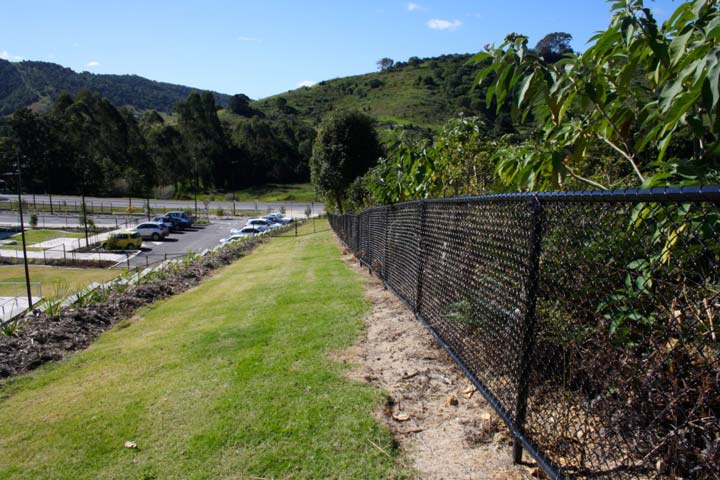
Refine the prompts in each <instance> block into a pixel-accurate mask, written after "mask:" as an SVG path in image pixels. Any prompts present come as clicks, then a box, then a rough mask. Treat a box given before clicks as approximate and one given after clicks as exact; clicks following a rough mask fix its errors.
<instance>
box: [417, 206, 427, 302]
mask: <svg viewBox="0 0 720 480" xmlns="http://www.w3.org/2000/svg"><path fill="white" fill-rule="evenodd" d="M418 210H419V212H418V213H419V214H420V230H419V233H418V236H419V237H420V238H418V243H417V247H418V252H417V254H418V262H419V264H418V271H417V279H416V287H415V313H419V312H420V302H421V301H422V286H423V282H422V277H423V270H424V269H425V217H426V210H427V207H426V203H425V200H420V207H419V209H418Z"/></svg>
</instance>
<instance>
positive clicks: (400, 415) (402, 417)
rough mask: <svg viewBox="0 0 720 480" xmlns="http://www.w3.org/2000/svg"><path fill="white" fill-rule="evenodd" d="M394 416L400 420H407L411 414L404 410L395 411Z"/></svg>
mask: <svg viewBox="0 0 720 480" xmlns="http://www.w3.org/2000/svg"><path fill="white" fill-rule="evenodd" d="M392 417H393V419H394V420H396V421H398V422H407V421H408V420H410V415H408V414H407V413H404V412H395V413H393V416H392Z"/></svg>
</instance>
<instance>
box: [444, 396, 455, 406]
mask: <svg viewBox="0 0 720 480" xmlns="http://www.w3.org/2000/svg"><path fill="white" fill-rule="evenodd" d="M445 405H448V406H451V407H457V405H458V399H457V397H456V396H455V395H450V396H449V397H448V399H447V400H446V401H445Z"/></svg>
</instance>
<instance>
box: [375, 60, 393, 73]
mask: <svg viewBox="0 0 720 480" xmlns="http://www.w3.org/2000/svg"><path fill="white" fill-rule="evenodd" d="M394 64H395V60H393V59H392V58H387V57H385V58H381V59H380V60H378V61H377V67H378V70H380V71H381V72H384V71H386V70H389V69H391V68H392V66H393V65H394Z"/></svg>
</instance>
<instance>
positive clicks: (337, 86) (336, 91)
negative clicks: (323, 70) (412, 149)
mask: <svg viewBox="0 0 720 480" xmlns="http://www.w3.org/2000/svg"><path fill="white" fill-rule="evenodd" d="M470 57H471V55H461V54H457V55H444V56H441V57H434V58H426V59H418V58H416V57H413V58H411V59H410V60H408V62H399V63H396V64H395V65H394V66H393V67H391V68H389V69H387V70H385V71H382V72H375V73H368V74H364V75H356V76H352V77H344V78H337V79H334V80H326V81H323V82H320V83H318V84H316V85H314V86H312V87H302V88H299V89H297V90H292V91H289V92H287V93H283V94H280V95H275V96H272V97H268V98H264V99H262V100H258V101H255V102H253V103H251V106H252V107H253V108H256V109H259V110H261V111H263V112H264V113H266V114H285V115H294V116H296V117H298V118H299V119H301V120H303V121H305V122H307V123H309V124H312V125H315V124H317V123H318V122H319V121H321V120H322V118H323V117H324V116H325V115H326V114H328V113H329V112H331V111H333V110H347V109H355V110H360V111H362V112H365V113H367V114H368V115H370V116H372V117H374V118H376V119H377V120H378V121H380V122H381V123H394V124H404V125H408V124H412V125H416V126H419V127H424V128H431V129H434V128H437V127H439V126H440V125H442V124H444V123H445V122H446V121H447V120H448V118H450V117H453V116H456V115H457V114H459V113H460V112H463V113H465V114H466V115H480V116H484V117H486V119H487V120H488V121H489V124H490V125H492V123H493V122H495V120H496V118H495V112H494V106H493V107H492V108H491V109H487V108H486V107H485V102H484V88H477V89H475V90H473V88H472V87H473V80H474V78H475V74H476V73H477V71H478V70H479V69H480V68H481V67H479V66H476V65H467V61H468V59H469V58H470Z"/></svg>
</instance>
